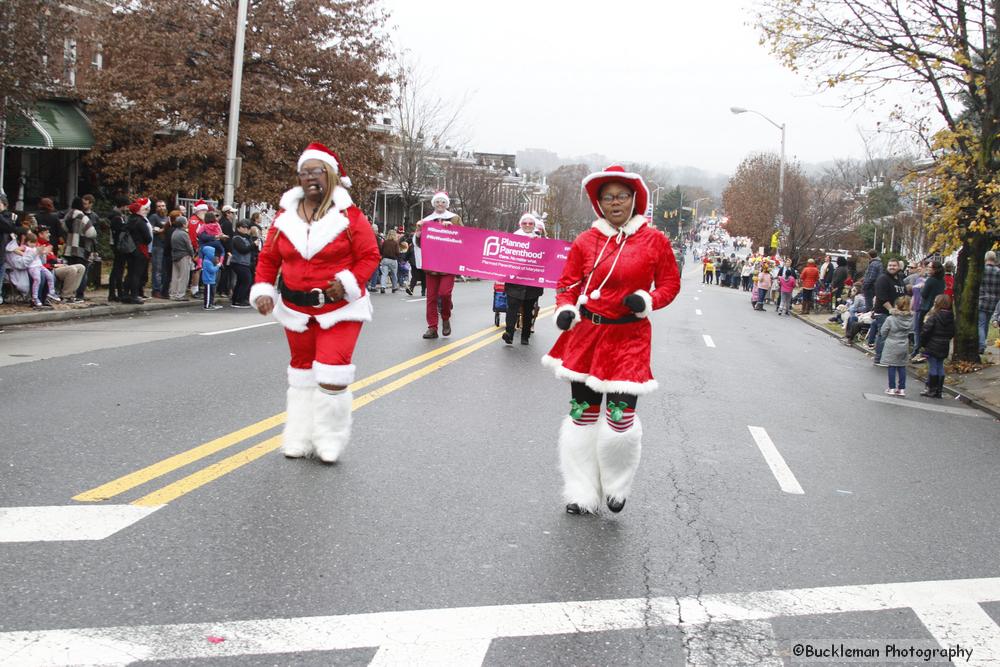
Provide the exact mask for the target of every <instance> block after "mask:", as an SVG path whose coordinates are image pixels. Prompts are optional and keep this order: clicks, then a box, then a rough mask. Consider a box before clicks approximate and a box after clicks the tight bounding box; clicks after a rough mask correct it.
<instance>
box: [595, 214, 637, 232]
mask: <svg viewBox="0 0 1000 667" xmlns="http://www.w3.org/2000/svg"><path fill="white" fill-rule="evenodd" d="M644 224H646V216H644V215H633V216H632V219H631V220H629V221H628V222H626V223H625V224H624V225H622V226H621V227H615V226H614V225H612V224H611V223H610V222H608V221H607V220H605V219H604V218H598V219H597V220H594V222H593V223H592V224H591V225H590V226H591V227H594V228H595V229H597V231H599V232H600V233H602V234H604V235H605V236H618V233H619V232H625V236H632V235H633V234H635V233H636V232H637V231H639V228H640V227H642V226H643V225H644Z"/></svg>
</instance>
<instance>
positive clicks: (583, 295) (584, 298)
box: [576, 236, 617, 306]
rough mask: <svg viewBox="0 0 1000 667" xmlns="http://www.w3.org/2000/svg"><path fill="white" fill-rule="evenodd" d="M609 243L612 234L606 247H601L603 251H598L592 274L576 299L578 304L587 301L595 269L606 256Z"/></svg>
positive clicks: (605, 244) (605, 243)
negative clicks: (605, 252)
mask: <svg viewBox="0 0 1000 667" xmlns="http://www.w3.org/2000/svg"><path fill="white" fill-rule="evenodd" d="M609 243H611V237H610V236H609V237H608V240H607V241H605V242H604V247H603V248H601V252H599V253H597V259H596V260H594V268H593V269H591V270H590V274H589V275H588V276H587V284H586V285H584V286H583V289H582V290H581V291H580V296H579V297H578V298H577V300H576V305H578V306H582V305H583V304H585V303H587V290H589V289H590V281H591V279H592V278H593V277H594V271H595V270H596V269H597V266H598V265H599V264H600V263H601V257H603V256H604V251H605V250H607V249H608V244H609ZM615 261H617V258H616V259H615Z"/></svg>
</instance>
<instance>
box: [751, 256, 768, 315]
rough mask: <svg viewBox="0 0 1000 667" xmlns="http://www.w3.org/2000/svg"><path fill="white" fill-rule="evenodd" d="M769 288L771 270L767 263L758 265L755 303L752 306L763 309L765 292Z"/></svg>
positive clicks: (765, 297)
mask: <svg viewBox="0 0 1000 667" xmlns="http://www.w3.org/2000/svg"><path fill="white" fill-rule="evenodd" d="M770 289H771V272H770V271H769V270H768V267H767V265H764V266H762V267H760V273H759V274H757V304H756V305H755V306H754V307H755V308H756V309H757V310H764V302H765V301H766V300H767V293H768V291H769V290H770Z"/></svg>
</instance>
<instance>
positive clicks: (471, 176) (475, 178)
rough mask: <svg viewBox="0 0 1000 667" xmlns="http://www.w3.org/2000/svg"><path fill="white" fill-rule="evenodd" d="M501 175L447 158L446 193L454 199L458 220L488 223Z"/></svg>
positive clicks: (476, 225) (472, 223)
mask: <svg viewBox="0 0 1000 667" xmlns="http://www.w3.org/2000/svg"><path fill="white" fill-rule="evenodd" d="M502 183H503V178H502V177H501V176H500V175H499V174H497V173H495V172H493V171H491V170H489V169H485V168H483V167H480V166H478V165H474V164H468V163H466V162H463V161H460V160H451V161H449V162H448V163H447V167H446V169H445V184H446V188H447V190H448V194H449V195H450V196H451V198H452V199H454V200H457V201H458V208H459V210H460V212H461V215H462V224H464V225H467V226H469V227H489V226H490V224H489V223H490V222H491V219H492V217H493V216H492V212H493V208H494V206H495V203H496V200H497V197H498V195H499V190H500V186H501V184H502Z"/></svg>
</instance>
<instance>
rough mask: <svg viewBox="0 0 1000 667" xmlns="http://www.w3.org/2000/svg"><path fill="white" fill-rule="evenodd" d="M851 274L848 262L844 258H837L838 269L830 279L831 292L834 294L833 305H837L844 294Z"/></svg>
mask: <svg viewBox="0 0 1000 667" xmlns="http://www.w3.org/2000/svg"><path fill="white" fill-rule="evenodd" d="M849 276H850V273H849V271H848V268H847V260H846V259H844V258H843V257H838V258H837V268H836V269H834V270H833V275H832V276H831V278H830V291H831V292H832V296H831V299H832V303H833V304H834V305H836V304H837V303H838V302H839V301H840V299H841V297H842V296H843V294H844V287H845V286H846V285H847V278H848V277H849Z"/></svg>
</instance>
